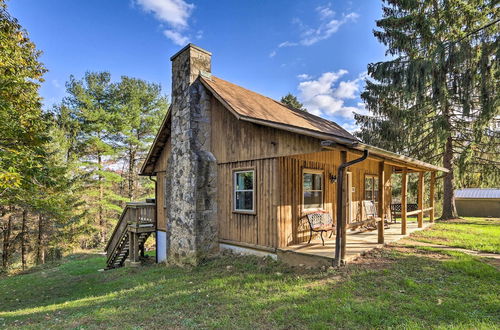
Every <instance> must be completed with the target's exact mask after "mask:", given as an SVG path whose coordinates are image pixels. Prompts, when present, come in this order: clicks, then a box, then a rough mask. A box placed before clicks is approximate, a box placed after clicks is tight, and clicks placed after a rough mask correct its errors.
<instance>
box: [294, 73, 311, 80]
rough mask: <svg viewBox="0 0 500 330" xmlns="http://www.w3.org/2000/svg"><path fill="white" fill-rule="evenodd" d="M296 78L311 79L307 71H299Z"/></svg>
mask: <svg viewBox="0 0 500 330" xmlns="http://www.w3.org/2000/svg"><path fill="white" fill-rule="evenodd" d="M297 78H299V79H300V80H307V79H311V78H312V77H311V76H310V75H308V74H307V73H301V74H298V75H297Z"/></svg>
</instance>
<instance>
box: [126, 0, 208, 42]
mask: <svg viewBox="0 0 500 330" xmlns="http://www.w3.org/2000/svg"><path fill="white" fill-rule="evenodd" d="M135 1H136V3H137V4H138V5H139V6H140V7H141V8H142V9H143V10H144V11H146V12H148V13H152V14H153V15H154V16H155V17H156V19H157V20H159V21H160V22H162V23H166V24H167V25H168V26H170V29H167V30H164V31H163V34H164V35H165V36H166V37H167V38H169V39H170V40H172V42H174V43H175V44H176V45H179V46H184V45H185V44H186V43H188V41H189V39H190V37H189V36H188V35H186V34H185V30H186V29H187V28H188V27H189V22H188V21H189V18H190V17H191V13H192V11H193V9H194V5H193V4H191V3H187V2H186V1H184V0H135ZM201 36H202V34H200V33H198V34H197V36H196V37H199V38H201Z"/></svg>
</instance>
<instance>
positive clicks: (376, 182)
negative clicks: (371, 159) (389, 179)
mask: <svg viewBox="0 0 500 330" xmlns="http://www.w3.org/2000/svg"><path fill="white" fill-rule="evenodd" d="M373 189H374V190H378V177H374V178H373Z"/></svg>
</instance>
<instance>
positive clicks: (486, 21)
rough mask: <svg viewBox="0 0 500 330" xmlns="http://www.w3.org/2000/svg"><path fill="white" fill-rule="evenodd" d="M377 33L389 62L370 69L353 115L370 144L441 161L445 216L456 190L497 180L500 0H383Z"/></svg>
mask: <svg viewBox="0 0 500 330" xmlns="http://www.w3.org/2000/svg"><path fill="white" fill-rule="evenodd" d="M383 15H384V16H383V18H382V19H380V20H378V21H377V27H378V28H379V29H378V30H376V31H375V32H374V34H375V37H376V38H377V39H378V40H379V41H380V42H381V43H383V44H384V45H385V46H387V53H388V55H390V56H391V57H392V58H391V60H388V61H385V62H379V63H372V64H370V65H369V66H368V74H369V76H370V77H371V79H369V80H367V84H366V87H365V88H366V89H365V91H364V92H363V93H362V98H363V100H364V101H365V103H366V105H367V107H368V109H369V110H370V111H371V112H372V113H373V116H361V115H356V121H357V124H358V125H359V126H360V127H361V132H360V133H359V134H358V136H359V137H360V138H361V139H362V140H364V141H365V142H366V143H370V144H374V145H377V146H380V147H383V148H386V149H389V150H392V151H395V152H400V153H403V154H406V155H410V156H414V157H417V158H420V159H423V160H426V161H429V162H431V163H435V164H439V163H441V164H442V165H443V167H445V168H447V169H448V170H449V171H450V172H449V173H447V174H446V175H445V176H444V183H443V184H444V198H443V214H442V218H443V219H449V218H453V217H456V211H455V206H454V198H453V191H454V189H455V187H456V186H463V185H477V186H481V185H497V186H498V185H499V184H500V158H499V155H500V149H499V132H498V131H492V130H490V129H488V127H489V125H490V124H491V122H492V121H493V120H494V119H495V118H496V117H498V116H499V115H500V112H499V96H498V86H499V70H498V69H499V68H498V66H499V63H498V55H499V47H498V46H499V45H498V35H499V23H498V22H499V18H498V6H497V1H495V0H432V1H424V0H418V1H405V0H385V1H384V6H383Z"/></svg>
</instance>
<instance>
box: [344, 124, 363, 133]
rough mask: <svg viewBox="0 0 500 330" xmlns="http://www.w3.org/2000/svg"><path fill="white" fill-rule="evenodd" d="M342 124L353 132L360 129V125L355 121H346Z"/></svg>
mask: <svg viewBox="0 0 500 330" xmlns="http://www.w3.org/2000/svg"><path fill="white" fill-rule="evenodd" d="M341 126H342V127H343V128H344V129H345V130H346V131H348V132H349V133H351V134H352V133H354V132H356V131H357V130H359V127H358V125H356V124H355V123H344V124H342V125H341Z"/></svg>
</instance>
